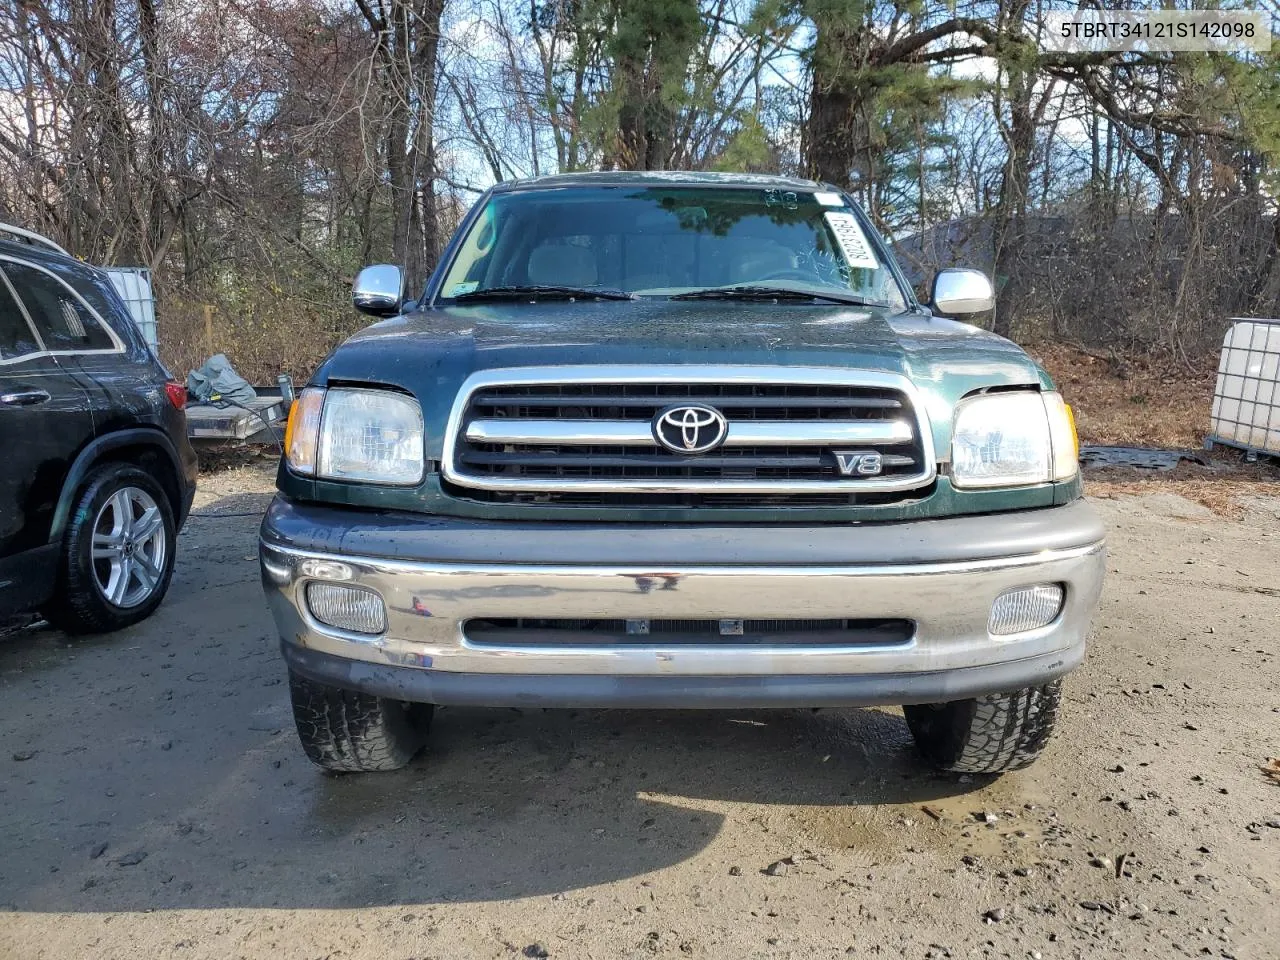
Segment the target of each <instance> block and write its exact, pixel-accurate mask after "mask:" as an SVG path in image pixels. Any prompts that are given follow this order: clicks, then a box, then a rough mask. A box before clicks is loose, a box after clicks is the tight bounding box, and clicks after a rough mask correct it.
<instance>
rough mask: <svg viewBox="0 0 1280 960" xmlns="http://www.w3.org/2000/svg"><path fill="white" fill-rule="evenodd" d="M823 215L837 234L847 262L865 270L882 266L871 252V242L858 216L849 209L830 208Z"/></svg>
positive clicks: (837, 239)
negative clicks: (860, 224) (859, 222)
mask: <svg viewBox="0 0 1280 960" xmlns="http://www.w3.org/2000/svg"><path fill="white" fill-rule="evenodd" d="M822 216H823V217H824V218H825V219H826V221H827V226H829V227H830V228H831V232H832V233H834V234H835V235H836V241H837V242H838V243H839V244H840V252H841V253H843V254H844V259H845V262H846V263H847V264H849V266H851V267H860V268H862V269H865V270H876V269H878V268H879V267H880V263H879V262H878V261H877V260H876V256H875V254H874V253H872V252H871V244H869V243H868V242H867V238H866V236H865V235H864V234H863V232H862V227H861V226H859V224H858V218H857V217H855V216H854V215H853V214H852V213H849V212H848V211H847V210H828V211H827V212H826V213H824V214H823V215H822Z"/></svg>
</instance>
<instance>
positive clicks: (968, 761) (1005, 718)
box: [902, 680, 1062, 773]
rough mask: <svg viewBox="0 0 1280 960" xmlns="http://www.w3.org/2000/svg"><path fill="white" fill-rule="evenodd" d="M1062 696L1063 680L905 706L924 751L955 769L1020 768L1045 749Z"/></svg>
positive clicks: (941, 765) (943, 765)
mask: <svg viewBox="0 0 1280 960" xmlns="http://www.w3.org/2000/svg"><path fill="white" fill-rule="evenodd" d="M1061 699H1062V681H1061V680H1055V681H1053V682H1052V683H1047V684H1045V685H1044V686H1040V687H1026V688H1024V689H1022V690H1015V691H1013V692H1012V693H991V694H987V695H986V696H984V697H974V698H971V699H968V700H953V701H951V702H950V703H923V704H913V705H911V706H906V707H903V708H902V712H903V713H904V714H905V715H906V718H907V726H908V727H910V728H911V735H912V736H913V737H915V741H916V746H917V747H919V749H920V752H921V753H922V754H924V756H925V757H926V758H927V759H928V760H929V761H930V762H931V763H933V764H934V765H935V766H937V767H939V768H941V769H943V770H951V771H954V772H956V773H1005V772H1007V771H1009V770H1021V769H1022V768H1023V767H1028V766H1030V765H1031V764H1032V763H1034V762H1035V760H1036V758H1037V757H1039V756H1040V754H1041V753H1042V752H1044V748H1045V747H1046V746H1047V745H1048V743H1049V738H1050V736H1051V735H1052V734H1053V727H1054V724H1055V722H1056V721H1057V717H1058V705H1059V703H1060V702H1061Z"/></svg>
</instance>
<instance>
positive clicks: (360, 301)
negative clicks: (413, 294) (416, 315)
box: [351, 263, 404, 317]
mask: <svg viewBox="0 0 1280 960" xmlns="http://www.w3.org/2000/svg"><path fill="white" fill-rule="evenodd" d="M403 304H404V274H403V273H401V272H400V268H399V267H397V266H395V265H393V264H390V263H379V264H375V265H374V266H372V267H365V268H364V269H363V270H361V271H360V274H359V276H357V277H356V282H355V284H354V285H353V286H352V287H351V305H352V306H354V307H355V308H356V309H357V310H359V311H360V312H361V313H367V314H369V316H371V317H391V316H395V315H396V314H397V313H399V312H400V307H401V306H402V305H403Z"/></svg>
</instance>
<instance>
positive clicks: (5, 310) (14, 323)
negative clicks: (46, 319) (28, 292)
mask: <svg viewBox="0 0 1280 960" xmlns="http://www.w3.org/2000/svg"><path fill="white" fill-rule="evenodd" d="M39 350H40V344H38V343H36V338H35V337H34V336H32V334H31V327H30V325H28V323H27V318H26V317H24V316H23V315H22V311H21V310H19V309H18V301H17V300H15V299H13V294H12V293H10V292H9V286H8V284H6V283H4V282H3V281H0V360H12V359H14V358H15V357H24V356H26V355H27V354H29V353H36V352H38V351H39Z"/></svg>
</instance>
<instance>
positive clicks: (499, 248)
mask: <svg viewBox="0 0 1280 960" xmlns="http://www.w3.org/2000/svg"><path fill="white" fill-rule="evenodd" d="M869 229H870V227H869V226H868V225H866V224H865V222H864V221H863V219H862V218H861V216H860V215H859V214H858V213H857V212H856V211H855V210H853V208H851V207H849V206H848V205H846V203H845V201H844V198H843V197H842V196H841V195H840V194H838V193H823V192H819V193H813V192H805V191H790V190H776V189H760V188H737V187H734V188H720V187H717V188H706V187H671V186H655V187H644V188H639V189H637V188H635V187H632V186H626V187H560V188H547V189H540V190H525V191H517V192H514V193H498V194H495V195H493V196H492V197H490V198H489V201H488V202H487V203H486V204H485V207H484V209H483V210H481V211H480V214H479V215H478V216H477V217H476V219H475V220H474V221H473V222H472V224H471V228H470V230H469V231H468V233H467V235H466V237H464V238H463V242H462V244H461V246H460V248H459V250H458V253H457V256H456V257H455V259H454V261H453V264H452V265H451V266H450V268H449V271H448V274H447V275H446V276H445V279H444V283H443V285H442V286H441V288H440V292H439V296H440V297H442V298H444V299H446V300H447V299H452V298H454V297H468V298H469V297H471V296H473V295H478V294H482V293H483V292H484V291H485V290H491V289H496V288H508V289H509V288H526V287H544V288H546V287H560V288H580V289H584V290H590V289H593V288H600V289H604V290H612V291H625V292H627V293H632V294H637V295H639V296H653V297H670V296H679V295H682V294H688V293H694V292H696V291H701V290H708V289H714V288H724V287H733V286H739V285H745V286H751V287H757V288H758V287H762V286H766V287H775V288H778V289H780V290H789V291H798V292H805V293H807V292H812V293H813V294H814V295H815V296H821V295H822V293H823V291H827V292H829V293H830V292H836V291H839V292H840V294H841V295H842V296H845V297H848V296H855V297H860V298H863V299H865V300H867V301H870V302H873V303H877V304H884V305H886V306H890V307H894V308H896V309H899V310H901V309H905V308H906V297H905V296H904V293H903V291H902V289H901V288H900V287H899V286H898V283H897V281H896V280H895V279H894V275H893V273H892V272H891V271H890V269H889V268H888V267H887V266H886V265H885V264H884V263H882V262H881V259H880V257H881V254H880V253H879V252H878V250H877V248H876V247H875V246H873V244H872V242H871V241H870V240H869V239H868V237H867V231H868V230H869Z"/></svg>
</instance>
